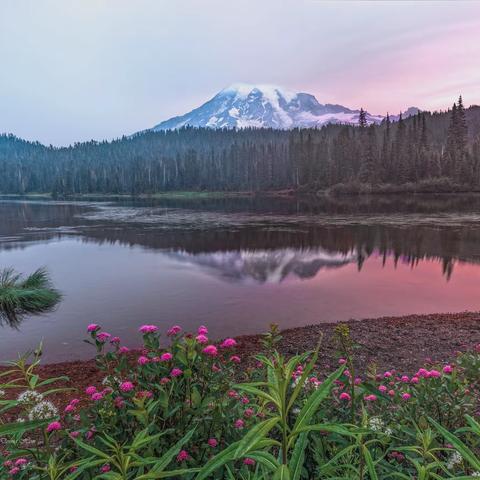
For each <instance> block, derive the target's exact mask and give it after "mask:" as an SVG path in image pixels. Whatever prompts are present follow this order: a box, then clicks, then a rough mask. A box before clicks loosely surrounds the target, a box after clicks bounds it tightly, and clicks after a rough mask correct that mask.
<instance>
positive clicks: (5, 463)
mask: <svg viewBox="0 0 480 480" xmlns="http://www.w3.org/2000/svg"><path fill="white" fill-rule="evenodd" d="M3 466H4V467H5V468H10V467H12V466H13V462H12V461H11V460H5V461H4V462H3Z"/></svg>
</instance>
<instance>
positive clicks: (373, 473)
mask: <svg viewBox="0 0 480 480" xmlns="http://www.w3.org/2000/svg"><path fill="white" fill-rule="evenodd" d="M362 452H363V457H364V458H365V464H366V465H367V469H368V473H369V475H370V480H378V475H377V472H376V470H375V464H374V463H373V460H372V455H371V454H370V451H369V450H368V448H367V447H366V446H365V445H362Z"/></svg>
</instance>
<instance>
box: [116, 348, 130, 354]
mask: <svg viewBox="0 0 480 480" xmlns="http://www.w3.org/2000/svg"><path fill="white" fill-rule="evenodd" d="M129 351H130V349H129V348H128V347H120V348H119V349H118V353H128V352H129Z"/></svg>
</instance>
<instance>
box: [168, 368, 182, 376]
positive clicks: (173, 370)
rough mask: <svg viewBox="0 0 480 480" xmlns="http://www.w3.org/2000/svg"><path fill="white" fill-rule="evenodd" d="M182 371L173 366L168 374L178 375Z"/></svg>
mask: <svg viewBox="0 0 480 480" xmlns="http://www.w3.org/2000/svg"><path fill="white" fill-rule="evenodd" d="M182 373H183V371H182V370H180V369H179V368H173V369H172V371H171V372H170V375H171V376H172V377H179V376H180V375H181V374H182Z"/></svg>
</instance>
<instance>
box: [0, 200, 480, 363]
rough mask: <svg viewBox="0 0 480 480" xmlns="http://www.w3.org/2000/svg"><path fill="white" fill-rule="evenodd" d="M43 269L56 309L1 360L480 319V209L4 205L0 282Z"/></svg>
mask: <svg viewBox="0 0 480 480" xmlns="http://www.w3.org/2000/svg"><path fill="white" fill-rule="evenodd" d="M10 266H11V267H13V268H15V269H16V270H17V271H20V272H25V273H29V272H32V271H33V270H35V269H37V268H38V267H41V266H45V267H47V268H48V270H49V272H50V274H51V276H52V278H53V281H54V283H55V285H56V286H57V287H58V288H59V289H60V290H61V291H62V293H63V294H64V298H63V300H62V302H61V304H60V305H59V306H58V308H57V309H56V310H55V311H54V312H51V313H48V314H45V315H42V316H33V317H26V318H23V319H22V320H21V322H20V324H19V325H17V326H16V327H14V326H12V325H7V324H5V323H4V324H3V325H1V326H0V360H6V359H10V358H12V357H13V356H15V355H16V354H17V352H23V351H26V350H28V349H30V348H34V347H35V346H36V345H37V344H38V343H39V342H40V340H42V339H43V340H44V345H45V359H46V360H47V361H62V360H70V359H80V358H87V357H91V356H92V354H93V353H94V352H93V351H92V349H91V347H90V346H88V345H87V344H85V343H83V342H82V339H83V338H85V333H84V332H85V326H86V325H87V324H88V323H91V322H95V323H100V324H101V325H102V327H103V328H104V330H106V331H108V332H110V333H112V334H115V335H119V336H120V337H122V340H123V343H124V344H126V345H128V346H137V345H138V343H139V340H140V337H139V335H138V333H137V328H138V326H139V325H141V324H143V323H155V324H156V325H159V326H160V327H161V328H162V329H165V330H166V329H167V328H168V327H169V326H171V325H173V324H180V325H182V326H183V327H185V328H186V329H192V330H193V329H195V328H196V327H197V326H198V325H200V324H206V325H208V327H209V328H210V332H211V336H212V337H222V336H227V335H228V336H233V335H239V334H245V333H256V332H262V331H265V330H266V329H267V327H268V325H269V323H271V322H276V323H278V324H280V326H281V327H282V328H286V327H295V326H301V325H307V324H312V323H318V322H332V321H341V320H347V319H350V318H357V319H360V318H367V317H378V316H384V315H403V314H408V313H430V312H449V311H452V312H453V311H463V310H479V309H480V197H479V196H465V197H464V196H423V197H422V196H415V197H410V198H408V197H405V196H399V197H394V196H390V197H387V198H385V197H380V196H376V197H354V198H341V199H314V200H312V199H305V200H301V201H300V200H295V199H272V198H230V199H225V198H222V199H196V200H192V199H190V200H189V199H177V200H167V199H163V200H149V201H126V200H120V201H89V202H86V201H79V202H74V201H68V202H67V201H48V200H45V201H44V200H35V199H31V200H29V199H8V198H3V199H0V268H1V267H10Z"/></svg>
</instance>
